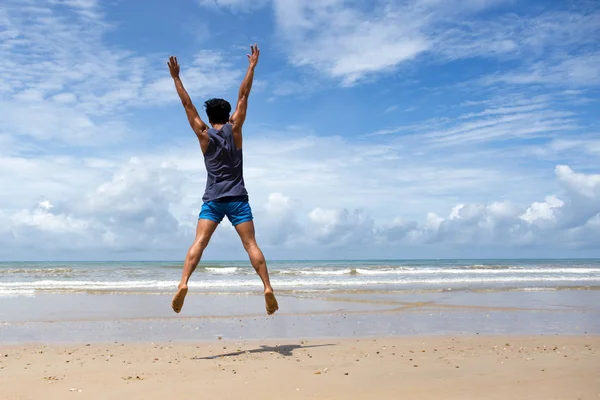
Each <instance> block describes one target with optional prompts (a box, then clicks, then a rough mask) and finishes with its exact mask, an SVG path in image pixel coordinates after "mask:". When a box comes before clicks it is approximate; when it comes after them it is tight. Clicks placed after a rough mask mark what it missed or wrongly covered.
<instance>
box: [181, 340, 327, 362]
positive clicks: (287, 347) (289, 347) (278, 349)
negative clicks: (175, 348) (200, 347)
mask: <svg viewBox="0 0 600 400" xmlns="http://www.w3.org/2000/svg"><path fill="white" fill-rule="evenodd" d="M327 346H335V345H334V344H316V345H312V346H303V345H300V344H284V345H281V346H265V345H262V346H260V349H252V350H242V351H236V352H235V353H226V354H217V355H215V356H210V357H192V360H214V359H215V358H221V357H233V356H241V355H242V354H253V353H270V352H273V353H279V354H281V355H282V356H286V357H289V356H291V355H293V352H294V350H298V349H310V348H312V347H327Z"/></svg>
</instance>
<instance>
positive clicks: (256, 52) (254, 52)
mask: <svg viewBox="0 0 600 400" xmlns="http://www.w3.org/2000/svg"><path fill="white" fill-rule="evenodd" d="M250 49H251V50H252V54H247V56H248V62H250V66H251V67H256V64H258V56H259V55H260V50H259V49H258V45H257V44H256V43H255V44H253V45H252V46H250Z"/></svg>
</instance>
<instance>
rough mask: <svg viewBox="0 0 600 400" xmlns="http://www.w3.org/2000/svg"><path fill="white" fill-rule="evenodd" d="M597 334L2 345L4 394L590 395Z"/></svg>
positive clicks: (598, 381) (594, 392) (596, 375)
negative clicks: (193, 342) (196, 342)
mask: <svg viewBox="0 0 600 400" xmlns="http://www.w3.org/2000/svg"><path fill="white" fill-rule="evenodd" d="M599 348H600V337H598V336H528V337H524V336H518V337H517V336H462V337H450V336H447V337H443V336H436V337H427V338H419V337H395V338H361V339H343V340H315V341H313V340H309V341H304V340H284V341H280V342H271V341H270V342H266V341H246V342H232V341H224V340H216V341H212V342H202V343H198V344H190V343H186V344H183V343H160V344H150V343H145V344H144V343H112V344H94V343H90V344H79V345H71V346H62V345H49V346H44V345H39V344H38V345H12V346H2V347H0V355H1V357H0V387H1V388H2V396H1V397H2V398H3V399H8V400H13V399H41V398H43V399H65V398H81V399H108V398H110V399H123V398H129V399H166V398H173V397H177V398H179V397H189V396H194V397H198V396H200V397H201V398H217V399H238V398H245V399H263V398H265V397H269V398H277V399H284V398H285V399H373V398H380V399H401V398H402V399H404V398H406V399H432V398H435V399H596V398H598V397H599V396H600V357H599V354H598V349H599Z"/></svg>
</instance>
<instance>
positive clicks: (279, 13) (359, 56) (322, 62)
mask: <svg viewBox="0 0 600 400" xmlns="http://www.w3.org/2000/svg"><path fill="white" fill-rule="evenodd" d="M274 8H275V15H276V19H277V24H278V29H279V30H280V32H281V34H282V35H283V37H284V38H285V40H287V41H288V43H289V44H288V46H287V47H289V48H290V49H292V51H291V54H290V59H291V61H292V62H293V63H294V64H295V65H299V66H302V65H308V66H312V67H315V68H317V69H318V70H321V71H324V72H326V73H327V74H328V75H330V76H331V77H333V78H336V79H341V80H342V82H343V84H345V85H352V84H354V83H355V82H356V81H358V80H359V79H361V78H363V77H364V76H366V75H369V74H371V73H373V72H380V71H385V70H390V69H391V68H393V67H395V66H396V65H398V64H400V63H402V62H404V61H408V60H411V59H414V58H415V57H416V56H417V55H418V54H420V53H421V52H423V51H425V50H426V49H427V48H428V42H427V40H426V38H425V37H424V36H423V35H422V34H421V33H420V32H419V29H418V28H419V22H418V21H416V20H415V19H413V18H412V17H413V13H411V12H407V11H409V10H407V9H405V8H397V7H392V6H391V5H390V6H388V7H385V8H381V9H378V10H376V11H374V12H373V13H365V12H363V11H361V9H360V6H359V4H358V3H356V2H348V1H342V0H328V1H321V0H311V1H300V0H274Z"/></svg>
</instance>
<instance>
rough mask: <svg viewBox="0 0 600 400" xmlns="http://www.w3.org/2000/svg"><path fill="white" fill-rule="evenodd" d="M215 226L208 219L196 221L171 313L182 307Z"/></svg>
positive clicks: (216, 223)
mask: <svg viewBox="0 0 600 400" xmlns="http://www.w3.org/2000/svg"><path fill="white" fill-rule="evenodd" d="M217 226H219V223H218V222H215V221H212V220H210V219H199V220H198V226H197V227H196V239H195V240H194V243H192V245H191V246H190V249H189V250H188V253H187V256H186V257H185V263H184V264H183V272H182V273H181V282H180V283H179V287H178V290H177V293H176V294H175V297H173V301H172V303H171V306H172V307H173V311H175V312H176V313H179V312H180V311H181V308H182V307H183V301H184V300H185V295H186V294H187V291H188V281H189V280H190V277H191V276H192V274H193V273H194V271H195V270H196V267H197V266H198V263H199V262H200V258H202V253H203V252H204V249H206V246H208V242H209V241H210V238H211V236H212V234H213V233H214V232H215V229H217Z"/></svg>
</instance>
